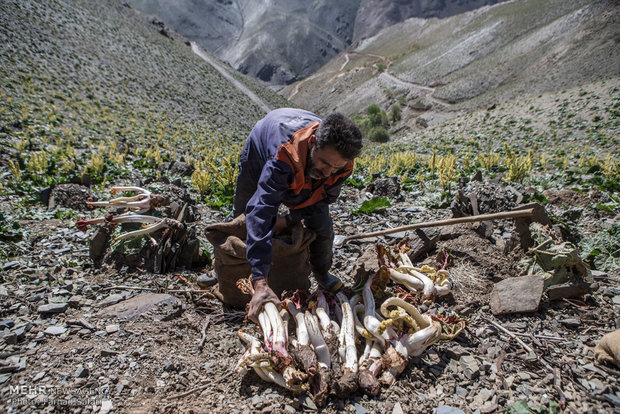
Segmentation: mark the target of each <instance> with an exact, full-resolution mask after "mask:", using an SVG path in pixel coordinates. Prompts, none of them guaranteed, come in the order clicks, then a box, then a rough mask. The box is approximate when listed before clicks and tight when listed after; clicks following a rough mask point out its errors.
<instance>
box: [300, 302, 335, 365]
mask: <svg viewBox="0 0 620 414" xmlns="http://www.w3.org/2000/svg"><path fill="white" fill-rule="evenodd" d="M304 316H305V319H306V326H307V327H308V334H309V335H310V343H311V344H312V347H313V348H314V353H315V354H316V358H317V362H318V363H319V366H321V367H323V368H327V369H329V368H330V367H331V358H330V356H329V348H327V344H326V343H325V339H324V338H323V335H321V330H320V328H319V322H318V320H317V317H316V316H315V315H313V314H311V313H310V312H308V311H306V313H305V314H304Z"/></svg>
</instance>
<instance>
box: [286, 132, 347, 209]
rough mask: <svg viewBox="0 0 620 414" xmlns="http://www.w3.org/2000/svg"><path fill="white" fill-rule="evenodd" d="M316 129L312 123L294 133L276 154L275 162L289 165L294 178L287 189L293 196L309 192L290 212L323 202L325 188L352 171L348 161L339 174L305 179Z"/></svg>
mask: <svg viewBox="0 0 620 414" xmlns="http://www.w3.org/2000/svg"><path fill="white" fill-rule="evenodd" d="M318 127H319V123H318V122H313V123H311V124H309V125H308V126H305V127H303V128H301V129H299V130H297V131H295V133H294V134H293V137H292V138H291V139H290V141H288V142H285V143H284V144H282V145H280V148H278V153H277V154H276V160H278V161H282V162H285V163H286V164H288V165H290V167H291V168H292V170H293V173H294V174H295V178H294V179H293V182H292V183H291V184H290V185H289V188H290V189H291V190H293V192H294V193H295V194H299V193H300V192H301V191H302V190H308V191H310V192H311V195H310V197H309V198H308V199H307V200H306V201H304V202H302V203H301V204H298V205H296V206H292V207H291V206H289V208H290V209H291V210H297V209H300V208H304V207H308V206H311V205H313V204H316V203H318V202H319V201H321V200H323V199H324V198H325V197H326V196H327V194H326V192H325V186H330V185H334V184H336V182H337V181H338V180H339V179H340V178H342V177H346V176H348V175H349V174H351V172H352V171H353V161H349V162H348V163H347V165H345V167H344V169H343V170H342V171H341V172H339V173H336V174H334V175H330V176H329V177H327V178H325V179H322V180H312V179H310V178H309V177H308V178H307V179H306V166H307V165H306V164H307V160H308V151H310V150H311V149H312V147H313V146H314V143H315V142H316V137H315V136H314V132H315V131H316V129H317V128H318Z"/></svg>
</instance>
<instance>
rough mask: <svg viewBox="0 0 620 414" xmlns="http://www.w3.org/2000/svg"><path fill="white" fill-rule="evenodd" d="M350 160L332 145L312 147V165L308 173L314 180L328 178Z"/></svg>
mask: <svg viewBox="0 0 620 414" xmlns="http://www.w3.org/2000/svg"><path fill="white" fill-rule="evenodd" d="M349 161H350V160H348V159H346V158H343V157H342V155H340V153H339V152H338V150H336V149H335V148H334V147H332V146H331V145H327V146H325V147H323V148H317V147H316V146H314V147H312V149H311V150H310V167H309V170H308V175H309V176H310V178H312V179H314V180H321V179H323V178H327V177H329V176H330V175H332V174H335V173H336V172H337V171H339V170H341V169H342V168H344V167H345V166H346V165H347V163H348V162H349Z"/></svg>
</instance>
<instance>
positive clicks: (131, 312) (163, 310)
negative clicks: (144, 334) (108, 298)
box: [97, 293, 183, 321]
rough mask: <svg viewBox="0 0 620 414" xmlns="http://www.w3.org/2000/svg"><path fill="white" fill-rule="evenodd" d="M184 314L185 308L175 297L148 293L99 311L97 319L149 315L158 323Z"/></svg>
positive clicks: (132, 317)
mask: <svg viewBox="0 0 620 414" xmlns="http://www.w3.org/2000/svg"><path fill="white" fill-rule="evenodd" d="M182 312H183V306H182V304H181V302H180V301H179V300H178V299H177V298H175V297H174V296H171V295H168V294H165V293H147V294H143V295H138V296H134V297H133V298H131V299H127V300H124V301H122V302H119V303H117V304H115V305H111V306H108V307H106V308H104V309H102V310H101V311H99V312H98V313H97V317H101V318H110V317H116V318H119V319H137V318H138V317H139V316H140V315H149V316H151V317H152V318H153V319H154V320H156V321H165V320H170V319H172V318H175V317H177V316H179V315H180V314H181V313H182Z"/></svg>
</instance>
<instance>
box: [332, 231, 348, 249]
mask: <svg viewBox="0 0 620 414" xmlns="http://www.w3.org/2000/svg"><path fill="white" fill-rule="evenodd" d="M347 240H348V238H347V236H343V235H341V234H337V235H335V236H334V247H336V248H339V247H342V246H344V244H345V243H346V242H347Z"/></svg>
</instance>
